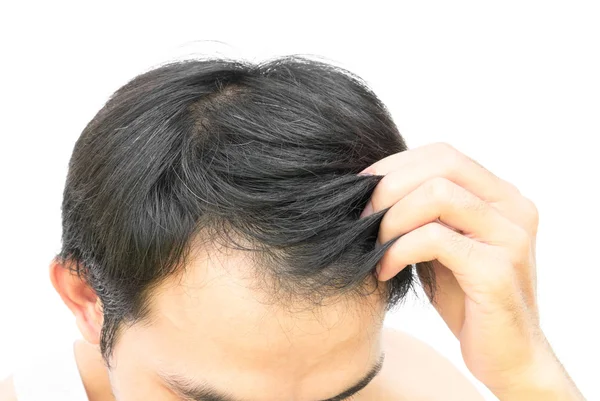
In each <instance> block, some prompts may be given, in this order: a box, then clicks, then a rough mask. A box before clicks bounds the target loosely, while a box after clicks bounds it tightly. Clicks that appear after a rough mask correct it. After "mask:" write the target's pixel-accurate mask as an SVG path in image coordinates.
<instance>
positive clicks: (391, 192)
mask: <svg viewBox="0 0 600 401" xmlns="http://www.w3.org/2000/svg"><path fill="white" fill-rule="evenodd" d="M364 172H369V173H372V174H376V175H385V177H384V178H382V179H381V181H380V183H379V185H378V187H377V188H375V191H374V193H373V197H372V200H373V206H374V209H375V210H381V209H385V208H387V207H389V206H391V205H393V204H394V203H395V201H396V200H398V199H400V198H401V197H402V196H404V195H406V194H407V193H408V192H410V191H412V190H413V189H415V188H416V187H417V186H418V185H420V184H422V183H423V182H425V181H427V180H429V179H431V178H434V177H444V178H446V179H448V180H450V181H452V182H454V183H456V184H458V185H460V186H462V187H463V188H465V189H467V190H468V191H469V192H471V193H473V194H474V195H476V196H478V197H479V198H481V199H483V200H485V201H488V202H495V201H498V200H501V199H506V198H509V197H512V196H516V195H520V193H519V191H518V189H517V188H516V187H515V186H514V185H512V184H510V183H509V182H507V181H504V180H502V179H500V178H498V177H497V176H495V175H494V174H492V173H491V172H490V171H488V170H486V169H485V168H483V167H482V166H481V165H480V164H479V163H476V162H475V161H474V160H472V159H470V158H469V157H467V156H465V155H464V154H462V153H461V152H459V151H458V150H456V149H454V148H453V147H452V146H450V145H448V144H444V143H436V144H432V145H426V146H422V147H419V148H415V149H412V150H408V151H405V152H399V153H395V154H393V155H391V156H388V157H386V158H383V159H381V160H379V161H378V162H376V163H374V164H372V165H371V166H369V167H368V168H367V169H365V170H364Z"/></svg>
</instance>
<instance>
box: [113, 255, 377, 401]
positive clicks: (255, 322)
mask: <svg viewBox="0 0 600 401" xmlns="http://www.w3.org/2000/svg"><path fill="white" fill-rule="evenodd" d="M252 269H253V266H252V262H251V260H250V258H249V257H248V256H247V254H245V253H243V252H241V251H231V250H229V251H227V253H226V254H225V253H222V252H214V251H211V252H210V253H209V252H206V251H199V252H198V253H197V254H196V256H195V257H194V258H193V259H192V260H191V261H190V263H189V264H188V265H187V266H186V268H185V271H184V273H183V274H181V275H180V276H178V277H176V278H173V279H172V280H168V281H167V282H165V283H163V284H162V285H161V287H160V288H159V289H157V290H156V291H155V293H154V294H153V295H152V306H151V309H152V319H151V322H150V323H149V324H147V325H136V326H133V327H131V328H128V329H126V330H125V331H124V332H123V334H122V336H121V338H120V340H119V341H118V342H117V344H116V347H115V352H114V355H115V358H116V360H115V362H116V364H115V369H119V365H121V368H122V369H131V370H135V371H136V372H144V371H146V372H148V374H149V375H152V374H153V373H152V372H156V371H157V370H162V371H168V372H172V373H182V372H184V373H187V374H189V375H192V377H198V378H201V379H202V380H204V381H206V382H209V383H210V384H212V385H214V386H217V387H218V386H222V387H219V388H223V389H226V390H228V389H230V388H231V385H232V384H233V383H231V380H233V379H235V388H236V389H240V390H239V393H235V395H238V396H239V397H240V398H244V397H245V398H249V399H256V397H250V395H252V394H261V393H260V391H263V393H262V394H274V393H273V391H274V388H277V391H279V392H280V393H281V394H284V393H285V394H290V395H291V394H307V395H308V393H306V391H312V390H311V389H314V388H317V389H318V388H319V387H321V388H331V387H332V386H333V387H334V388H333V390H335V389H342V388H344V385H350V384H353V381H355V380H356V379H358V378H360V377H361V375H364V374H365V372H366V369H367V368H368V367H371V366H372V365H373V364H374V363H375V362H376V361H377V358H378V357H379V355H380V349H379V347H380V345H379V334H380V329H381V324H382V321H383V314H384V309H385V307H384V305H383V302H382V300H381V298H380V297H378V296H377V295H372V296H365V297H364V298H361V299H360V300H359V299H340V300H338V302H330V303H327V302H325V304H324V305H323V306H321V307H316V306H315V305H309V304H306V305H302V304H298V305H296V306H297V307H295V308H293V309H291V308H290V306H289V305H286V306H281V305H279V304H277V303H273V302H271V301H270V300H271V299H274V298H272V296H271V295H272V294H265V293H264V291H263V290H261V286H257V285H256V284H257V283H256V282H255V279H254V278H252V276H253V275H252V274H250V273H251V271H252ZM336 378H337V379H336ZM336 380H338V384H335V383H336ZM332 383H333V384H332ZM236 391H237V390H236ZM310 394H311V396H312V395H314V396H315V397H317V398H313V399H319V398H318V397H323V396H325V395H327V394H324V393H323V392H318V390H317V391H316V392H313V393H310ZM323 398H324V397H323ZM308 399H310V398H308Z"/></svg>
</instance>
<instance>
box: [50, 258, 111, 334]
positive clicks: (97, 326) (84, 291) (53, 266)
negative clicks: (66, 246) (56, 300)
mask: <svg viewBox="0 0 600 401" xmlns="http://www.w3.org/2000/svg"><path fill="white" fill-rule="evenodd" d="M49 273H50V281H51V282H52V286H53V287H54V289H55V290H56V292H57V293H58V295H59V296H60V298H61V299H62V300H63V302H64V303H65V305H66V306H67V307H68V308H69V310H70V311H71V312H72V313H73V315H75V319H76V323H77V327H78V328H79V331H80V332H81V334H82V335H83V337H84V338H85V340H86V341H87V342H89V343H91V344H98V343H99V341H100V331H101V328H102V318H103V315H102V305H101V302H100V299H99V298H98V296H97V295H96V293H95V292H94V290H93V289H92V288H91V287H90V286H89V285H88V284H87V283H86V282H85V280H83V279H82V278H81V277H79V276H78V275H77V273H76V272H74V271H71V270H70V269H69V267H68V266H66V265H64V264H62V263H60V262H58V261H57V260H56V259H53V260H52V262H51V263H50V271H49Z"/></svg>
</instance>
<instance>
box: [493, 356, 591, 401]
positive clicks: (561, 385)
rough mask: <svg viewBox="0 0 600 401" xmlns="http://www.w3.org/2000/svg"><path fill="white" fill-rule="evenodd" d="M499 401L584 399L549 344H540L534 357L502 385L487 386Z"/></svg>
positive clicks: (576, 400) (570, 400)
mask: <svg viewBox="0 0 600 401" xmlns="http://www.w3.org/2000/svg"><path fill="white" fill-rule="evenodd" d="M490 390H491V391H492V392H493V393H494V395H495V396H496V397H498V399H499V400H500V401H538V400H539V401H552V400H556V401H559V400H560V401H582V400H583V401H584V400H585V399H584V398H583V396H582V395H581V393H580V392H579V390H578V389H577V387H576V386H575V384H574V383H573V382H572V381H571V378H570V377H569V375H568V374H567V372H566V371H565V370H564V368H563V366H562V365H561V363H560V361H559V360H558V358H556V356H555V355H554V352H553V351H552V349H551V348H550V347H549V346H544V347H541V349H540V350H539V351H538V352H537V354H536V359H535V361H534V362H532V363H531V364H530V365H529V366H527V367H526V368H524V369H522V370H521V371H520V372H517V373H515V374H514V375H512V377H511V379H510V380H508V381H507V383H506V384H505V385H503V386H501V387H497V388H490Z"/></svg>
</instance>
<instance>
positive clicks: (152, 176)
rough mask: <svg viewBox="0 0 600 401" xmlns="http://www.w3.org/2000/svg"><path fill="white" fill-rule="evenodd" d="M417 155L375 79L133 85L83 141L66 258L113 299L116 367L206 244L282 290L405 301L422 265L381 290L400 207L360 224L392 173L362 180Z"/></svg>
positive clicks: (218, 73) (313, 70) (167, 76)
mask: <svg viewBox="0 0 600 401" xmlns="http://www.w3.org/2000/svg"><path fill="white" fill-rule="evenodd" d="M406 149H407V147H406V144H405V142H404V140H403V138H402V137H401V135H400V133H399V132H398V129H397V127H396V126H395V124H394V122H393V121H392V118H391V116H390V113H389V112H388V110H387V109H386V107H385V106H384V104H383V103H382V102H381V101H380V100H379V99H378V98H377V96H376V95H375V94H374V93H373V92H372V90H370V89H369V87H368V85H367V84H366V83H365V82H364V81H363V80H361V79H360V78H359V77H357V76H355V75H354V74H352V73H351V72H349V71H347V70H345V69H343V68H341V67H336V66H333V65H331V64H327V63H325V62H322V61H317V60H311V59H309V58H307V57H301V56H284V57H279V58H276V59H272V60H268V61H265V62H262V63H250V62H247V61H240V60H231V59H225V58H205V59H193V60H178V61H171V62H168V63H165V64H163V65H161V66H159V67H156V68H154V69H151V70H149V71H147V72H144V73H142V74H140V75H138V76H136V77H135V78H133V79H132V80H130V81H129V82H127V83H126V84H125V85H123V86H122V87H121V88H119V89H118V90H117V91H116V92H115V93H114V94H113V95H112V96H111V97H110V98H109V99H108V101H107V102H106V103H105V105H104V106H103V107H102V108H101V110H100V111H99V112H98V113H97V114H96V116H95V117H94V118H93V119H92V120H91V121H90V122H89V123H88V124H87V126H86V127H85V129H84V130H83V132H82V133H81V135H80V137H79V138H78V140H77V142H76V143H75V146H74V149H73V153H72V156H71V159H70V162H69V169H68V175H67V179H66V184H65V188H64V194H63V203H62V228H63V231H62V248H61V251H60V253H59V254H58V255H57V258H58V260H60V261H62V262H63V263H65V265H68V266H70V268H72V269H73V270H74V271H76V272H77V274H79V275H80V276H81V277H82V278H84V279H85V280H86V282H87V283H88V284H89V285H90V287H91V288H92V289H93V290H94V291H95V292H96V293H97V295H98V297H99V298H100V300H101V303H102V308H103V316H104V321H103V327H102V332H101V339H100V348H101V352H102V355H103V358H104V360H105V362H106V363H107V365H108V366H110V365H109V363H108V360H109V356H110V355H111V352H112V349H113V347H114V343H115V341H116V339H117V337H118V335H117V334H118V332H119V330H120V329H122V328H123V325H131V324H134V323H136V322H140V321H142V320H144V319H146V318H148V316H149V314H150V308H149V305H150V300H151V293H152V289H154V288H156V287H157V286H158V285H159V284H160V283H161V282H163V280H164V279H165V278H167V277H169V276H172V275H173V274H176V273H177V272H180V271H181V269H184V268H185V265H186V261H187V260H188V258H189V255H190V251H191V250H192V248H193V246H192V244H194V246H198V244H199V243H202V242H201V241H200V242H199V241H198V239H199V238H201V239H202V241H203V242H204V243H205V244H210V243H220V244H223V245H225V246H228V247H231V248H235V249H239V250H244V251H248V252H250V253H251V254H252V255H253V260H255V261H256V272H257V274H262V275H265V276H268V277H270V278H271V280H270V282H271V283H276V286H277V288H278V289H279V290H280V291H279V292H280V293H281V294H292V295H293V297H295V298H298V297H301V298H303V299H309V300H310V301H311V302H314V303H318V302H319V300H322V299H325V298H327V297H331V296H334V295H339V294H350V295H352V294H354V295H357V296H359V294H361V293H364V290H365V288H367V287H368V285H367V284H369V283H370V284H374V285H375V287H376V288H378V289H383V294H384V296H385V297H386V301H387V305H388V309H389V308H391V307H392V306H394V305H396V304H397V303H398V302H399V301H400V300H402V299H403V298H404V297H405V296H406V294H407V292H408V291H409V290H410V289H412V288H413V284H414V283H415V281H416V280H415V279H414V277H415V274H414V271H413V270H414V268H413V266H409V267H407V268H405V269H404V270H402V271H401V272H400V273H399V274H398V275H396V276H395V277H394V278H393V279H391V280H389V281H387V282H386V283H384V284H382V283H379V282H378V281H377V280H376V278H375V272H374V268H375V266H376V264H377V262H378V261H379V260H380V259H381V257H382V256H383V254H384V253H385V251H386V250H387V249H388V248H389V247H390V246H391V245H392V244H393V242H394V241H395V239H393V240H390V241H388V242H387V243H385V244H382V245H381V246H380V247H377V246H376V243H375V242H376V239H377V232H378V229H379V225H380V222H381V219H382V217H383V215H384V214H385V212H386V211H387V210H388V209H386V210H382V211H380V212H378V213H375V214H373V215H371V216H369V217H367V218H363V219H359V214H360V212H361V211H362V209H363V208H364V207H365V206H366V203H367V201H368V200H369V198H370V196H371V194H372V192H373V190H374V188H375V186H376V185H377V184H378V182H379V181H380V180H381V178H382V176H378V175H374V176H358V175H357V173H358V172H360V171H361V170H363V169H365V168H366V167H368V166H369V165H371V164H373V163H375V162H376V161H378V160H380V159H382V158H384V157H386V156H389V155H391V154H394V153H397V152H402V151H405V150H406ZM238 239H239V240H240V241H238ZM242 242H243V243H244V244H241V243H242ZM207 246H208V245H207ZM416 267H417V270H418V272H419V275H420V276H421V278H422V281H423V282H424V283H425V284H427V285H428V286H429V287H430V288H431V289H433V287H434V285H433V281H434V280H433V279H434V276H433V273H432V269H431V266H430V265H429V264H428V263H423V264H418V265H417V266H416ZM382 286H383V288H382Z"/></svg>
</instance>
